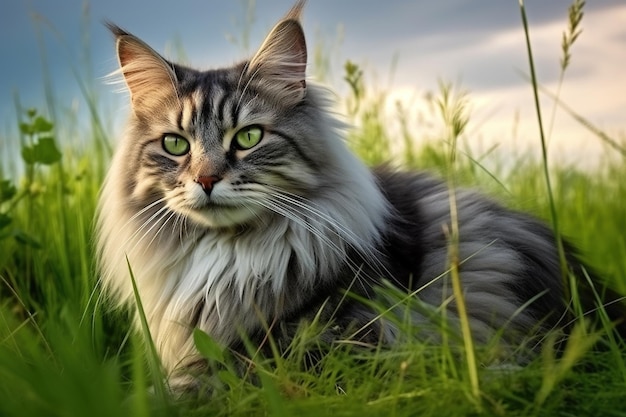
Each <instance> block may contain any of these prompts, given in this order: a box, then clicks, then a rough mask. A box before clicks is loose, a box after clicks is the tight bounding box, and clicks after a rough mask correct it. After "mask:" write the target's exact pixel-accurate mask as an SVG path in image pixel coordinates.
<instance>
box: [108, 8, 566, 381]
mask: <svg viewBox="0 0 626 417" xmlns="http://www.w3.org/2000/svg"><path fill="white" fill-rule="evenodd" d="M302 4H303V2H299V3H297V4H296V6H294V8H293V9H292V10H291V11H290V12H289V13H288V14H287V15H286V16H285V17H284V18H283V19H282V20H281V21H280V22H278V24H277V25H276V26H275V27H274V28H273V29H272V31H271V33H270V34H269V35H268V36H267V38H266V39H265V41H264V42H263V44H262V45H261V47H260V49H259V50H258V52H257V53H256V54H255V55H254V56H253V57H252V58H251V59H250V60H248V61H245V62H242V63H240V64H238V65H235V66H232V67H227V68H221V69H214V70H208V71H198V70H194V69H191V68H187V67H184V66H181V65H177V64H174V63H171V62H169V61H167V60H165V59H164V58H162V57H161V56H160V55H159V54H158V53H156V52H155V51H154V50H152V49H151V48H150V47H149V46H147V45H146V44H145V43H144V42H142V41H141V40H139V39H138V38H136V37H134V36H133V35H131V34H129V33H127V32H125V31H123V30H122V29H120V28H118V27H115V26H113V25H111V26H110V28H111V30H112V31H113V33H114V35H115V36H116V39H117V53H118V58H119V62H120V72H121V74H122V75H123V78H124V80H125V82H126V85H127V87H128V90H129V92H130V97H131V100H132V113H131V115H130V120H129V122H128V129H127V131H126V134H125V136H124V138H123V139H122V141H121V143H120V145H119V149H117V152H116V154H115V157H114V159H113V162H112V166H111V168H110V171H109V174H108V176H107V178H106V182H105V184H104V188H103V190H102V193H101V197H100V205H99V214H98V254H99V259H100V267H101V271H102V280H103V283H104V285H105V288H106V290H107V291H108V292H109V294H110V295H111V296H112V297H113V298H114V299H115V300H116V301H117V302H119V303H120V304H128V303H131V304H132V303H134V296H133V286H132V281H131V278H130V272H129V266H128V264H127V259H128V262H129V264H130V267H131V268H132V272H133V274H134V277H135V280H136V283H137V287H138V291H139V295H140V297H141V301H142V304H143V308H144V310H145V314H146V316H147V319H148V323H149V328H150V332H151V335H152V337H153V339H154V343H155V345H156V348H157V350H158V352H159V354H160V356H161V359H162V363H163V365H164V367H165V369H166V370H167V372H168V374H169V375H171V376H175V375H180V374H183V373H184V372H185V369H186V368H188V367H189V366H191V365H194V366H195V365H196V364H198V363H200V362H201V360H200V359H201V358H200V357H199V354H198V353H197V352H196V350H195V347H194V343H193V337H192V331H193V329H194V328H200V329H202V330H203V331H205V332H207V333H208V334H209V335H211V336H212V337H213V338H214V339H215V340H217V341H218V342H220V343H222V344H223V345H225V346H230V347H236V346H238V345H239V344H240V343H241V336H242V335H245V336H246V337H248V338H250V339H251V340H256V341H260V340H261V339H262V337H263V336H264V335H265V332H266V330H265V329H266V328H267V325H268V324H271V325H273V328H274V329H279V330H280V329H282V331H283V333H284V334H281V337H282V336H285V337H286V338H287V339H288V337H289V334H288V332H289V331H291V330H293V329H294V328H295V327H297V323H298V322H300V321H301V320H302V319H303V318H306V317H311V316H313V315H315V314H317V313H318V312H320V311H321V316H322V317H324V318H325V319H327V320H329V321H331V322H332V324H333V325H332V329H333V334H334V335H335V336H336V337H346V335H347V334H351V335H352V336H353V337H355V338H359V339H361V340H362V341H365V342H371V343H379V342H382V343H392V342H393V341H394V339H396V337H397V332H398V328H397V326H395V325H394V324H393V323H394V322H393V321H392V320H385V319H383V318H381V317H379V316H378V312H376V311H374V310H373V309H372V308H371V307H368V306H367V305H366V304H364V303H360V302H358V301H357V299H358V297H349V296H348V297H346V296H345V293H344V290H346V289H348V288H349V289H350V291H351V292H353V293H355V294H357V295H359V296H361V297H365V298H373V297H375V294H376V293H377V291H376V287H377V286H379V285H380V284H381V282H382V280H388V281H389V282H391V283H393V284H394V285H395V286H396V287H397V288H399V289H402V290H407V291H412V290H419V291H416V297H417V298H418V299H419V300H421V301H422V302H424V303H426V304H428V305H432V306H433V308H434V311H439V310H437V308H438V307H439V306H442V305H444V306H446V307H445V308H447V311H448V313H447V315H448V317H449V318H450V319H451V320H452V321H453V322H454V320H455V317H456V314H457V307H456V303H455V302H454V300H453V299H452V297H451V294H452V289H451V284H450V279H449V277H448V273H447V272H448V270H449V263H448V246H449V245H448V244H449V242H448V238H447V233H446V230H447V229H449V227H450V205H449V201H450V194H449V192H448V189H447V188H446V187H445V186H444V185H443V184H442V183H441V182H440V181H438V180H436V179H433V178H431V177H429V176H427V175H424V174H416V173H401V172H395V171H393V170H390V169H377V170H373V171H372V170H369V169H368V168H367V167H366V166H365V165H364V164H363V163H362V162H360V161H359V160H358V159H357V158H356V157H355V156H354V155H353V154H352V153H351V152H350V151H349V150H348V149H347V147H346V145H345V143H344V133H345V126H344V124H342V122H341V121H339V120H338V118H337V117H336V116H335V115H334V114H333V112H332V110H331V106H332V104H333V103H332V102H331V100H329V94H327V92H326V91H325V90H324V89H323V88H321V87H320V86H317V85H315V84H314V83H309V82H308V80H306V74H305V69H306V64H307V50H306V44H305V38H304V34H303V30H302V27H301V25H300V23H299V16H300V12H301V9H302ZM456 200H457V209H458V216H459V225H460V226H459V227H460V230H459V236H460V242H459V245H458V249H459V256H460V258H459V259H460V260H461V262H460V265H459V270H460V273H461V277H462V285H463V290H464V293H465V303H466V305H467V309H468V312H469V317H470V322H471V323H470V324H471V328H472V334H473V336H474V338H475V339H476V340H477V341H479V342H480V341H484V342H486V341H489V340H491V339H492V338H493V337H494V336H495V335H500V337H501V339H502V342H503V343H504V344H505V345H507V346H510V347H516V346H520V345H522V344H524V342H525V341H528V340H529V337H531V336H536V335H537V334H541V332H542V331H544V330H547V329H551V328H552V327H554V326H555V325H557V324H558V323H559V320H560V319H562V316H563V314H564V311H565V303H564V300H563V293H564V291H563V289H562V284H561V273H560V266H559V265H560V264H559V260H558V256H557V251H556V249H555V238H554V236H553V234H552V233H551V232H550V231H549V229H548V228H546V227H545V226H544V225H542V224H541V223H540V222H538V221H536V220H534V219H533V218H531V217H529V216H527V215H524V214H520V213H517V212H512V211H509V210H507V209H504V208H502V207H501V206H499V205H497V204H495V203H494V202H492V201H490V200H489V199H487V198H485V197H483V196H481V195H478V194H476V193H474V192H470V191H458V192H457V193H456ZM568 256H569V260H570V261H571V262H572V263H573V262H574V258H573V257H572V256H570V255H568ZM573 267H574V268H576V265H574V264H573ZM430 319H431V318H430V317H428V315H427V314H425V313H424V314H423V315H420V313H418V312H417V311H416V312H415V313H414V317H413V321H414V323H415V332H416V334H417V333H419V332H420V323H422V324H424V328H426V323H427V322H428V321H429V320H430ZM429 335H430V336H432V334H430V333H429V332H428V331H426V330H424V331H423V337H428V336H429ZM332 336H333V335H329V338H330V339H332Z"/></svg>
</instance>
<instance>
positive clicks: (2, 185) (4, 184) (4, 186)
mask: <svg viewBox="0 0 626 417" xmlns="http://www.w3.org/2000/svg"><path fill="white" fill-rule="evenodd" d="M16 193H17V189H16V188H15V186H14V185H13V184H11V181H9V180H2V181H0V203H2V202H4V201H9V200H10V199H12V198H13V196H14V195H15V194H16Z"/></svg>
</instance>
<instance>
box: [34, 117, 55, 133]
mask: <svg viewBox="0 0 626 417" xmlns="http://www.w3.org/2000/svg"><path fill="white" fill-rule="evenodd" d="M32 126H33V130H34V131H35V133H48V132H50V131H52V128H53V127H54V125H53V124H52V122H51V121H49V120H48V119H46V118H45V117H43V116H37V118H36V119H35V120H34V121H33V123H32Z"/></svg>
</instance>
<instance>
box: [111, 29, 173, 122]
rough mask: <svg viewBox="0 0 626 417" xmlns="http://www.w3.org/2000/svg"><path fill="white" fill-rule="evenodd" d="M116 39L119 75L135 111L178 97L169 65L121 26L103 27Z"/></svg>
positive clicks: (170, 65)
mask: <svg viewBox="0 0 626 417" xmlns="http://www.w3.org/2000/svg"><path fill="white" fill-rule="evenodd" d="M106 25H107V27H108V28H109V30H110V31H111V32H112V33H113V35H114V36H115V38H116V44H117V57H118V61H119V65H120V72H121V73H122V75H123V76H124V81H125V82H126V85H127V86H128V90H129V91H130V95H131V99H132V106H133V110H135V112H141V110H144V109H149V108H153V107H154V106H155V105H159V104H165V102H167V101H169V100H172V99H175V98H177V97H178V91H177V87H176V86H177V80H176V74H175V73H174V69H173V66H172V64H170V63H169V62H168V61H166V60H165V59H164V58H163V57H161V55H159V54H158V53H157V52H155V51H154V50H153V49H152V48H150V47H149V46H148V45H147V44H146V43H145V42H143V41H142V40H140V39H139V38H137V37H135V36H133V35H131V34H130V33H128V32H126V31H125V30H123V29H121V28H120V27H118V26H116V25H114V24H112V23H107V24H106Z"/></svg>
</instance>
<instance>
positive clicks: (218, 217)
mask: <svg viewBox="0 0 626 417" xmlns="http://www.w3.org/2000/svg"><path fill="white" fill-rule="evenodd" d="M185 212H186V213H185V215H186V217H188V218H189V219H190V220H192V221H194V222H195V223H198V224H199V225H201V226H205V227H210V228H224V227H234V226H241V225H244V224H248V223H250V222H251V221H252V220H253V219H255V218H258V216H259V214H260V208H255V207H251V206H244V205H241V204H227V203H222V202H212V201H211V202H206V203H205V204H203V205H201V206H196V207H193V208H190V209H189V210H185Z"/></svg>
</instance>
